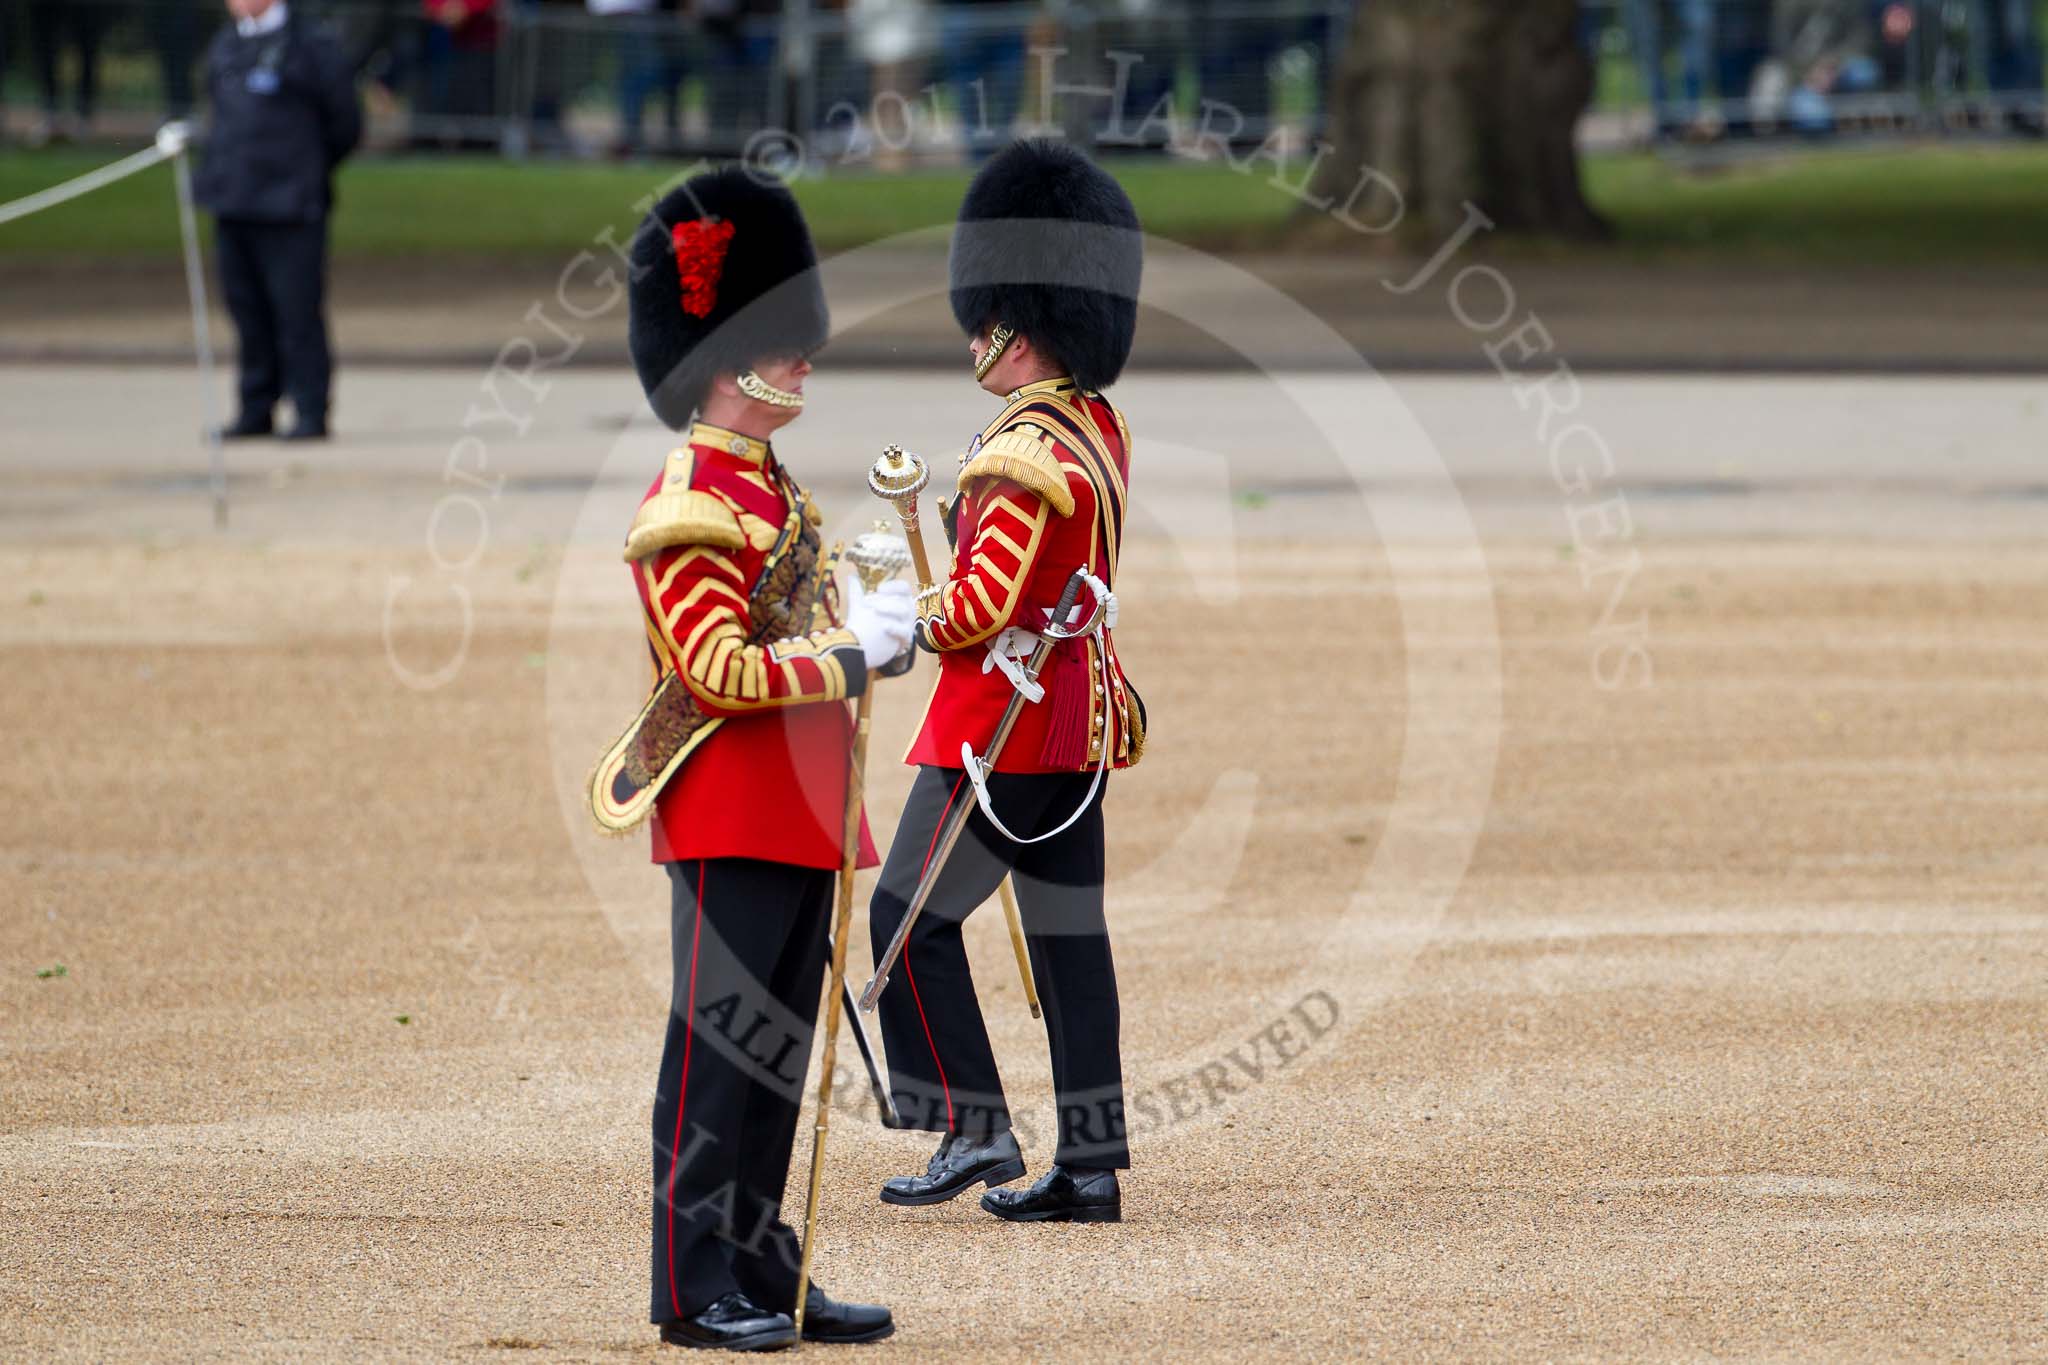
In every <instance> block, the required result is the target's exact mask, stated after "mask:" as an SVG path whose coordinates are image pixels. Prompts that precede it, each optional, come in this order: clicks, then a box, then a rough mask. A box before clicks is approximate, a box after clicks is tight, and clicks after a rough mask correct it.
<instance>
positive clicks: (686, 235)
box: [673, 219, 733, 318]
mask: <svg viewBox="0 0 2048 1365" xmlns="http://www.w3.org/2000/svg"><path fill="white" fill-rule="evenodd" d="M732 234H733V225H732V222H731V220H730V219H726V220H722V221H718V222H705V221H703V220H701V219H700V220H699V221H697V222H694V223H677V224H676V225H675V229H674V232H673V236H674V240H675V248H676V274H677V276H679V277H680V278H681V280H682V284H683V311H684V312H685V313H688V314H689V315H690V316H691V317H693V318H708V317H710V316H711V310H712V309H714V308H716V307H717V306H718V279H719V276H721V275H723V274H725V252H726V248H727V247H729V246H731V245H732Z"/></svg>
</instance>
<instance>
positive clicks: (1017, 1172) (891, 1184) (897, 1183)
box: [882, 1131, 1024, 1205]
mask: <svg viewBox="0 0 2048 1365" xmlns="http://www.w3.org/2000/svg"><path fill="white" fill-rule="evenodd" d="M1023 1174H1024V1154H1023V1153H1022V1152H1020V1151H1018V1150H1017V1135H1016V1134H1015V1133H1011V1132H1007V1131H1006V1132H1001V1133H998V1134H996V1135H995V1136H994V1137H992V1138H990V1139H989V1140H988V1141H987V1142H968V1141H967V1140H966V1139H964V1138H962V1137H961V1136H960V1135H959V1134H958V1133H948V1134H946V1136H945V1138H944V1139H943V1140H942V1141H941V1142H940V1143H939V1150H938V1151H937V1152H935V1153H933V1155H932V1159H931V1164H930V1165H928V1166H926V1167H925V1168H924V1174H923V1175H898V1176H891V1177H890V1178H889V1179H887V1180H885V1181H883V1182H882V1202H883V1203H884V1204H912V1205H915V1204H943V1203H945V1202H946V1201H947V1200H948V1199H951V1198H952V1197H953V1196H954V1195H956V1194H959V1193H960V1192H961V1191H962V1190H965V1189H968V1188H970V1187H972V1186H975V1185H1000V1184H1002V1183H1003V1182H1004V1181H1006V1180H1015V1179H1016V1178H1017V1177H1018V1176H1021V1175H1023Z"/></svg>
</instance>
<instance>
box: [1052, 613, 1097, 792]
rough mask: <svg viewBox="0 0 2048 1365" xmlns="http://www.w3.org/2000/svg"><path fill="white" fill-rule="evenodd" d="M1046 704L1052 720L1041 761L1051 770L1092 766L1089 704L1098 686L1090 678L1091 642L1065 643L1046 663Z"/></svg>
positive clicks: (1058, 646) (1091, 710)
mask: <svg viewBox="0 0 2048 1365" xmlns="http://www.w3.org/2000/svg"><path fill="white" fill-rule="evenodd" d="M1039 681H1040V682H1041V683H1043V684H1044V685H1045V697H1046V700H1045V704H1046V705H1048V706H1050V707H1052V718H1051V720H1050V721H1049V722H1048V723H1047V725H1046V727H1045V750H1044V752H1043V753H1042V754H1040V755H1039V761H1040V762H1042V763H1044V764H1045V766H1046V767H1048V768H1061V769H1067V770H1074V769H1079V768H1086V767H1087V766H1088V723H1089V718H1090V716H1091V715H1092V713H1093V708H1091V707H1090V706H1089V704H1088V701H1089V697H1090V695H1091V691H1090V689H1091V688H1092V687H1093V686H1094V683H1093V682H1092V681H1091V679H1090V678H1089V676H1088V642H1087V641H1086V640H1063V641H1061V642H1060V643H1059V644H1058V645H1057V646H1055V647H1054V649H1053V651H1052V657H1051V658H1050V659H1049V660H1047V661H1046V669H1045V675H1044V676H1043V677H1041V678H1040V679H1039Z"/></svg>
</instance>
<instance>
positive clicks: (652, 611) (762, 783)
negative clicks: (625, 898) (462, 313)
mask: <svg viewBox="0 0 2048 1365" xmlns="http://www.w3.org/2000/svg"><path fill="white" fill-rule="evenodd" d="M688 440H689V443H688V445H687V447H685V448H682V449H678V450H677V451H676V452H675V453H674V454H672V455H671V456H670V457H669V461H668V466H667V468H666V469H665V470H664V471H663V473H662V475H661V476H660V477H658V478H656V479H655V481H654V483H653V484H652V485H650V486H649V488H648V490H647V496H646V497H645V498H643V499H642V503H641V505H642V508H643V509H645V508H647V506H648V504H649V503H651V502H652V501H653V500H654V499H655V498H656V497H657V496H661V497H664V498H670V497H671V495H683V494H686V496H683V497H681V498H679V499H676V500H675V501H671V502H670V503H668V504H666V506H667V507H668V508H670V509H674V508H676V507H677V506H680V507H681V508H682V509H683V515H682V516H681V518H680V519H678V518H677V516H676V515H675V514H674V512H673V511H672V510H671V511H670V512H669V513H667V514H666V525H667V526H668V527H670V528H680V529H672V530H670V531H669V535H670V536H674V537H680V540H679V541H678V543H673V544H669V545H666V546H665V547H664V548H662V549H660V550H657V551H655V552H653V553H650V554H647V555H645V556H644V557H642V558H640V559H638V560H635V561H634V562H633V566H632V568H633V583H634V586H635V588H636V590H637V591H638V592H639V595H640V605H641V608H642V611H643V614H644V617H645V623H646V627H647V645H648V651H649V653H650V655H651V657H652V659H653V662H654V670H655V682H656V684H657V685H658V684H659V683H660V682H661V679H662V677H663V676H664V675H666V674H667V673H670V672H674V673H678V674H680V675H681V676H682V678H683V679H684V681H685V682H686V684H687V685H688V687H689V689H690V693H691V695H692V696H693V697H694V698H695V699H696V700H697V703H698V704H699V705H700V706H701V707H702V708H703V709H704V711H705V712H706V713H707V714H710V715H713V716H719V717H724V718H725V719H724V723H723V724H721V725H720V726H719V727H718V728H717V729H716V730H715V731H713V732H712V733H711V734H710V735H709V736H707V737H706V738H705V739H704V741H703V743H702V744H701V745H699V747H698V748H697V750H696V752H694V753H692V754H691V755H690V756H689V757H688V758H687V759H685V760H684V761H683V765H682V767H681V768H680V769H678V770H677V771H676V773H675V775H674V776H673V777H671V778H670V779H669V782H668V785H667V786H666V787H664V788H663V789H662V791H661V793H660V795H659V796H658V797H657V798H656V801H655V811H654V818H653V820H652V821H651V822H650V824H651V828H652V831H653V836H654V838H653V842H654V861H656V862H658V863H665V862H676V861H681V860H685V859H697V858H759V859H764V860H766V861H769V862H778V863H792V864H795V865H796V866H799V867H819V868H837V867H838V866H839V865H840V838H841V831H842V828H843V822H844V820H845V816H846V782H847V774H848V772H849V770H850V769H851V767H852V743H853V717H852V716H851V715H850V714H849V713H848V710H847V707H846V704H845V703H846V700H847V698H849V697H856V696H858V695H859V694H860V692H861V690H862V689H863V688H865V687H866V685H867V665H866V659H865V657H864V655H863V653H862V651H861V648H860V644H859V642H858V641H857V640H855V639H854V636H853V634H852V632H850V631H848V630H845V629H843V628H841V627H840V625H839V621H838V612H837V603H838V594H837V592H836V591H831V592H826V593H824V594H822V595H821V597H820V599H819V606H818V608H817V612H816V616H815V620H814V621H813V622H812V624H813V625H814V626H815V627H816V629H813V630H812V631H811V632H810V633H808V634H804V635H796V636H792V637H791V638H788V639H784V640H779V641H768V642H764V643H762V644H748V643H747V642H746V636H747V633H748V629H749V622H750V614H749V608H748V601H749V597H750V595H751V593H752V592H753V589H754V585H755V584H756V582H757V581H758V580H759V579H760V577H761V573H762V569H763V567H764V565H765V563H766V561H767V557H768V553H769V551H770V550H771V549H772V548H773V547H774V545H775V543H776V539H777V537H778V536H779V535H780V534H781V532H782V530H783V526H784V521H785V518H786V517H787V515H788V512H789V509H790V507H791V505H792V503H793V502H807V499H805V498H804V494H803V490H802V489H800V488H799V487H797V485H796V483H795V482H794V481H793V480H792V479H790V477H789V475H788V473H787V472H786V471H784V470H783V468H782V467H781V465H780V464H779V463H778V462H777V461H776V459H775V456H774V455H773V453H772V452H771V451H770V450H769V448H768V447H767V445H766V444H764V443H762V442H760V441H756V440H752V439H751V438H749V437H745V436H741V435H738V434H737V433H734V432H729V431H726V430H724V429H722V428H719V427H713V426H709V425H707V424H705V423H702V422H700V423H698V424H697V425H696V426H695V427H693V428H692V429H691V431H690V435H689V438H688ZM813 515H815V514H813ZM643 520H644V518H643ZM638 524H639V523H638V522H636V527H637V525H638ZM824 571H825V570H824V566H822V565H821V566H820V569H819V572H824ZM877 861H878V860H877V858H876V856H875V848H874V843H873V841H872V839H871V838H870V837H869V833H868V827H867V814H866V812H865V811H863V812H862V814H861V824H860V860H859V866H861V867H872V866H874V865H875V863H876V862H877Z"/></svg>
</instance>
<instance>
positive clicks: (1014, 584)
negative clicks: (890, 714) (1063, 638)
mask: <svg viewBox="0 0 2048 1365" xmlns="http://www.w3.org/2000/svg"><path fill="white" fill-rule="evenodd" d="M1083 423H1085V424H1086V425H1085V426H1082V425H1080V424H1083ZM1062 432H1064V433H1066V434H1065V435H1062ZM1077 433H1079V439H1077V438H1076V436H1077ZM1091 435H1092V436H1093V438H1094V441H1093V442H1092V445H1093V446H1094V447H1095V449H1083V447H1089V446H1090V445H1091V442H1090V441H1089V440H1088V439H1087V437H1088V436H1091ZM963 458H964V464H963V467H962V469H961V471H960V479H959V487H960V495H961V496H960V501H959V504H958V506H957V509H956V515H957V517H958V521H957V526H958V530H959V537H958V541H957V548H956V550H955V552H954V556H953V566H952V571H951V572H950V574H949V575H948V577H947V580H946V582H945V584H944V585H943V586H942V588H941V590H940V593H939V598H938V612H937V615H935V616H933V617H930V618H928V619H927V620H925V621H924V622H923V623H922V624H921V626H920V628H919V635H920V637H921V638H922V639H923V640H924V641H925V642H926V643H927V644H928V645H930V646H931V647H932V648H934V649H936V650H937V651H938V652H939V677H938V681H937V683H936V684H935V685H934V686H933V689H932V696H931V701H930V703H929V704H928V705H927V706H926V708H925V716H924V724H923V725H922V727H920V729H919V730H918V734H917V738H916V739H915V740H914V741H913V742H912V743H911V746H910V752H909V753H908V754H907V755H905V760H904V761H905V762H908V763H913V764H933V765H936V766H939V767H945V768H958V767H959V766H960V745H961V744H962V743H963V742H965V743H967V744H970V745H972V746H973V748H974V752H976V753H977V754H978V753H982V752H984V751H985V750H986V749H987V747H988V742H989V740H990V739H991V738H993V737H994V735H995V731H996V726H997V725H998V724H999V723H1000V722H1001V720H1002V715H1003V710H1004V708H1005V707H1007V706H1008V705H1009V702H1010V698H1011V696H1012V695H1013V694H1014V692H1015V689H1014V688H1013V687H1012V686H1011V684H1010V680H1009V678H1008V677H1007V676H1006V675H1005V674H1004V673H1003V672H1002V671H1001V670H1000V669H997V668H993V667H991V668H987V669H984V668H983V664H984V663H985V662H987V661H988V650H987V645H988V643H989V641H991V640H993V639H994V638H996V636H997V635H998V634H999V633H1000V632H1001V631H1002V630H1004V629H1005V628H1006V627H1009V626H1012V625H1015V626H1020V627H1023V628H1025V629H1028V630H1033V631H1035V630H1038V629H1039V628H1041V627H1043V626H1044V625H1045V624H1046V621H1047V619H1048V617H1049V615H1050V614H1051V612H1052V609H1053V608H1054V607H1055V606H1056V605H1057V604H1058V602H1059V598H1060V593H1061V591H1062V590H1063V589H1065V587H1066V585H1067V579H1068V577H1069V576H1070V575H1071V574H1072V573H1073V572H1074V570H1075V569H1077V568H1079V567H1081V566H1082V565H1084V564H1085V565H1087V566H1088V568H1089V571H1090V572H1092V573H1093V574H1094V575H1095V576H1096V577H1097V578H1100V579H1101V580H1102V581H1103V582H1104V583H1105V584H1107V585H1108V586H1109V587H1111V588H1112V589H1113V588H1114V587H1115V586H1116V557H1117V551H1118V549H1119V548H1120V543H1121V540H1122V533H1123V517H1124V493H1125V487H1126V485H1127V483H1128V480H1129V477H1130V433H1129V429H1128V428H1127V427H1126V426H1125V425H1124V421H1123V417H1122V415H1121V414H1119V413H1118V412H1117V410H1116V409H1115V408H1113V407H1111V406H1110V404H1109V403H1108V401H1107V400H1105V399H1104V398H1102V397H1101V396H1100V395H1098V394H1093V393H1082V392H1080V391H1078V390H1077V389H1076V387H1075V385H1074V382H1073V381H1072V380H1071V379H1056V380H1046V381H1044V382H1042V383H1038V384H1032V385H1028V386H1027V387H1025V388H1022V389H1019V390H1017V391H1016V392H1015V393H1013V394H1011V395H1010V398H1009V400H1008V401H1007V403H1006V404H1005V406H1004V409H1003V412H1002V414H1001V415H1000V416H999V417H997V418H996V420H995V421H994V422H991V423H990V424H989V425H988V427H986V428H985V429H984V430H983V431H982V433H981V435H980V437H978V438H977V439H976V441H975V443H974V445H973V447H972V448H971V449H970V450H969V451H968V454H967V455H966V456H965V457H963ZM1062 491H1063V492H1064V495H1065V497H1064V499H1062V497H1061V493H1062ZM1062 502H1064V503H1067V504H1070V505H1068V506H1064V507H1063V506H1059V505H1056V504H1058V503H1062ZM1081 600H1082V602H1083V603H1085V602H1086V601H1087V600H1088V598H1087V594H1086V593H1085V591H1084V593H1083V595H1082V598H1081ZM1084 650H1085V653H1084ZM1039 681H1040V682H1041V683H1043V684H1044V685H1045V687H1046V695H1045V698H1044V700H1042V701H1040V702H1037V703H1026V704H1025V706H1024V709H1023V711H1022V713H1021V714H1020V715H1019V716H1018V719H1017V725H1016V728H1015V729H1013V730H1012V731H1011V732H1010V738H1009V742H1008V743H1007V744H1005V745H1004V746H1003V751H1002V753H1001V754H1000V755H998V756H997V759H996V765H995V766H996V770H997V771H998V772H1006V773H1048V772H1074V771H1083V770H1087V769H1092V768H1094V767H1095V766H1096V765H1097V763H1098V761H1099V760H1100V758H1101V755H1102V752H1103V746H1104V745H1107V746H1108V750H1109V766H1110V767H1112V768H1123V767H1128V766H1129V765H1130V764H1132V763H1135V762H1136V761H1137V760H1138V756H1139V754H1140V753H1141V752H1142V750H1143V748H1144V711H1143V707H1142V705H1141V704H1140V702H1139V700H1138V697H1137V694H1136V692H1135V691H1134V690H1133V689H1132V688H1131V686H1130V684H1129V682H1128V681H1127V680H1126V679H1125V677H1124V672H1123V665H1122V663H1121V662H1120V661H1119V660H1118V658H1117V654H1116V642H1115V640H1114V638H1113V633H1112V632H1110V631H1108V630H1104V631H1103V632H1102V634H1101V635H1100V636H1098V637H1096V638H1094V639H1090V640H1087V641H1085V642H1079V643H1073V644H1067V645H1062V646H1060V647H1059V648H1058V649H1056V650H1055V651H1054V656H1053V658H1052V659H1051V660H1050V661H1049V662H1048V663H1047V666H1046V669H1045V671H1044V673H1043V674H1042V675H1041V676H1040V679H1039ZM1063 708H1064V712H1065V717H1066V721H1067V723H1066V724H1065V725H1064V726H1061V725H1059V724H1057V723H1056V722H1057V720H1058V718H1059V717H1060V716H1061V715H1062V710H1063ZM1084 724H1085V726H1086V729H1085V731H1084V730H1082V729H1081V728H1080V727H1081V726H1082V725H1084ZM1056 729H1059V730H1061V731H1062V732H1063V737H1062V738H1061V740H1060V741H1059V742H1058V743H1055V744H1052V745H1049V744H1048V740H1049V739H1050V738H1052V737H1053V733H1054V731H1055V730H1056ZM1083 738H1085V741H1086V743H1085V745H1084V744H1083V743H1081V740H1082V739H1083Z"/></svg>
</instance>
